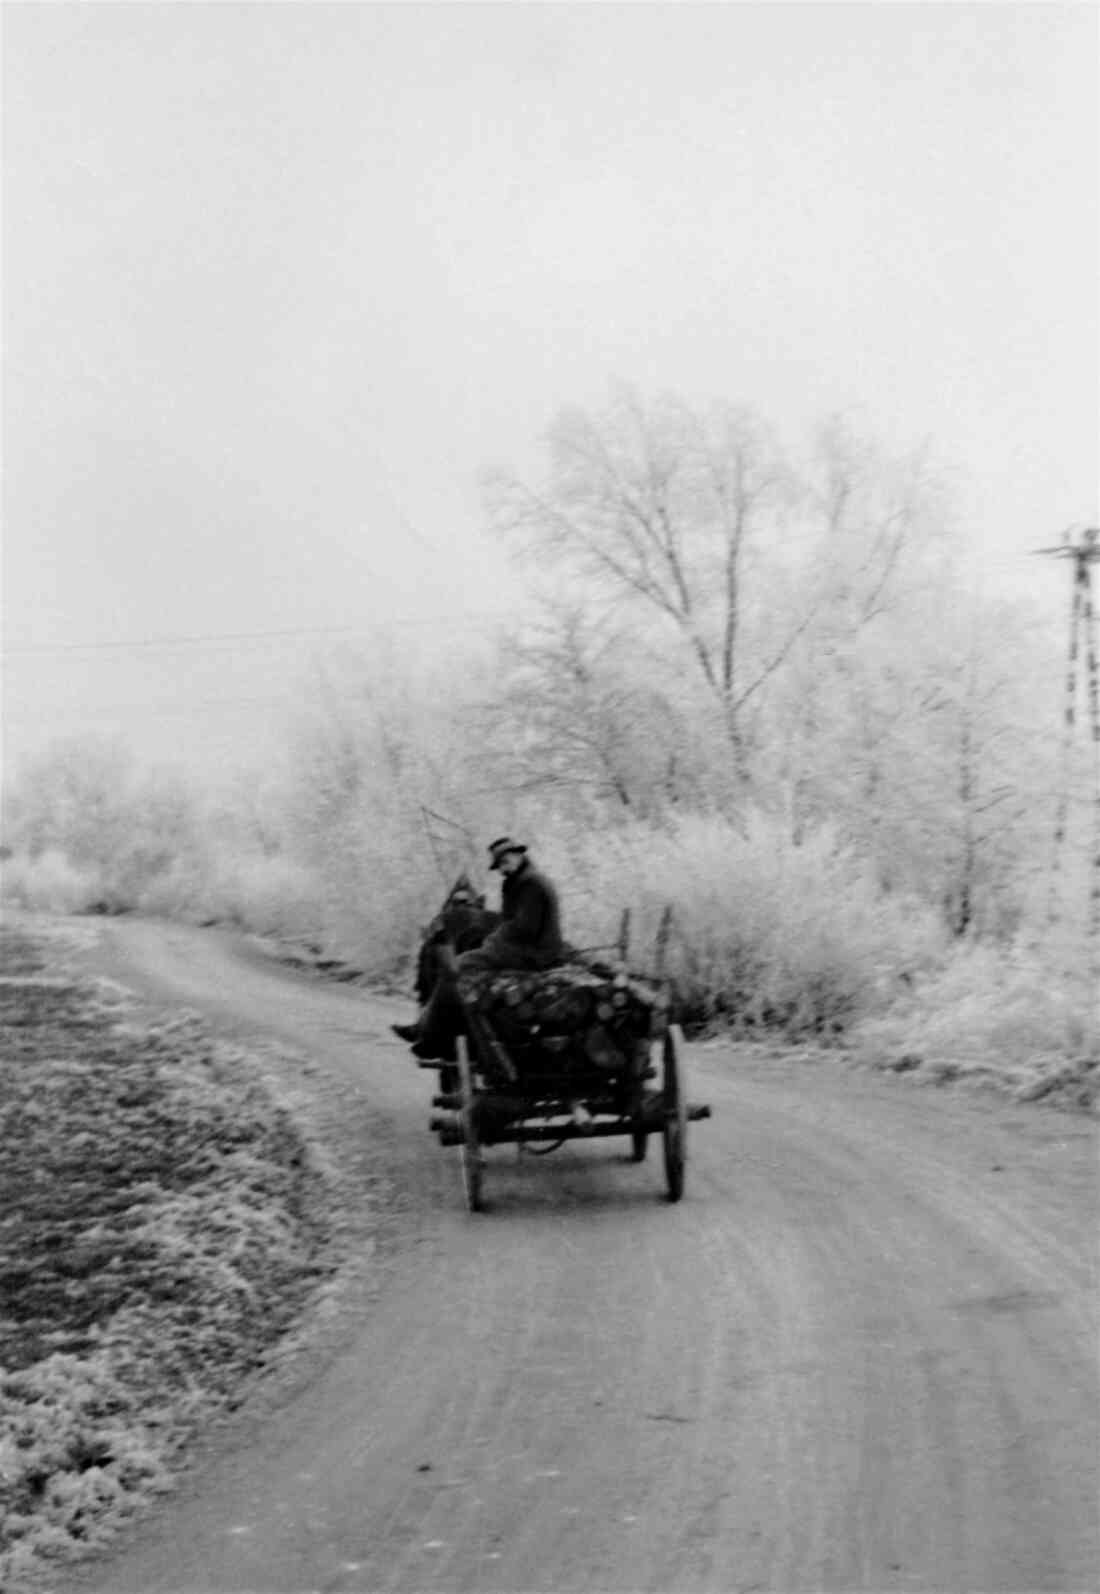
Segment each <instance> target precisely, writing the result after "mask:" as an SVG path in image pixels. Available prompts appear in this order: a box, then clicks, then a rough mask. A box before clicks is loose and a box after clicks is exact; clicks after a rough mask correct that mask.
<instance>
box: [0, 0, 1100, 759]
mask: <svg viewBox="0 0 1100 1594" xmlns="http://www.w3.org/2000/svg"><path fill="white" fill-rule="evenodd" d="M3 25H4V85H3V87H4V142H3V163H4V196H3V197H4V215H5V239H4V260H3V268H4V315H5V325H4V351H5V366H6V374H5V387H4V399H5V418H4V453H5V505H4V508H5V532H4V603H5V607H4V619H5V625H4V648H5V655H4V663H5V691H4V706H5V742H6V753H7V757H8V761H9V771H11V770H13V769H17V768H18V766H19V764H20V762H21V761H22V760H23V759H25V758H26V756H27V755H28V754H29V753H31V752H33V751H35V750H37V749H38V748H40V747H41V746H43V745H44V744H45V742H46V741H48V740H49V739H50V737H52V736H53V735H56V734H60V733H66V734H67V733H70V732H73V731H77V730H94V731H107V732H109V731H119V732H121V733H123V734H124V735H126V736H127V737H128V738H129V739H130V740H131V741H133V743H134V744H135V746H136V747H137V748H138V749H139V751H140V752H142V753H143V754H146V753H148V754H149V755H151V756H158V757H159V756H163V755H164V754H166V753H170V752H174V753H178V754H179V755H180V756H185V757H187V758H189V759H196V760H198V761H200V762H201V761H202V760H203V759H205V760H206V761H207V763H212V762H214V761H220V762H224V761H225V760H226V759H227V758H228V759H232V758H234V757H237V756H241V757H244V756H246V755H247V754H248V753H249V751H250V750H252V751H255V749H257V748H261V749H262V747H263V745H264V738H265V736H269V735H271V734H273V730H274V727H276V726H277V725H278V724H279V722H280V717H281V712H282V708H283V706H284V704H285V703H286V701H287V700H288V699H289V697H290V696H291V695H292V693H293V681H294V678H295V676H296V675H297V674H298V673H299V672H300V671H301V670H302V669H303V668H304V666H305V664H306V662H307V661H308V658H309V656H310V654H311V652H312V650H313V649H314V648H315V647H317V646H319V645H322V644H323V641H324V638H323V636H312V635H309V634H296V635H293V636H286V635H282V636H266V637H261V638H256V637H253V638H252V639H250V640H247V641H243V642H236V641H233V640H232V637H233V636H234V635H236V634H239V633H270V632H294V633H311V632H314V631H316V632H318V633H322V632H324V631H326V630H327V629H329V628H345V627H346V628H351V629H352V630H353V631H355V630H357V631H363V630H369V628H370V627H371V626H372V625H373V626H376V625H378V624H379V623H380V622H382V621H385V622H387V623H394V622H397V623H398V624H399V625H400V626H401V627H402V630H403V633H404V634H406V635H407V637H408V639H409V642H410V645H413V646H428V645H429V644H430V645H434V646H437V647H438V646H439V645H441V641H442V642H444V643H445V641H446V639H447V638H448V637H449V636H452V635H453V636H460V635H462V634H465V633H468V632H469V631H470V630H471V629H472V628H473V627H474V626H476V625H477V624H478V623H479V621H480V618H481V616H483V615H484V614H485V613H486V612H487V611H489V612H492V611H494V610H499V609H500V608H502V607H504V606H506V605H508V604H509V603H511V602H513V601H514V597H513V594H514V588H515V583H514V580H513V578H512V577H511V576H509V575H506V574H505V573H504V572H503V571H502V568H501V556H500V554H499V552H498V551H497V550H495V549H494V548H493V547H492V546H491V545H490V544H489V543H488V541H487V539H486V537H485V535H484V532H483V529H482V516H481V507H480V501H479V492H478V485H477V481H478V474H479V472H480V471H481V469H482V468H483V467H484V466H486V465H487V464H491V463H507V464H511V465H515V466H517V467H518V468H520V469H521V470H523V471H525V472H527V471H531V470H533V469H535V468H537V465H538V462H539V459H540V441H539V440H540V436H541V434H542V433H543V431H544V429H545V428H546V426H547V424H548V423H549V421H550V419H551V418H552V416H553V414H554V413H555V411H556V410H557V409H558V408H559V407H560V406H561V405H563V404H566V403H571V402H580V403H582V404H588V405H601V404H603V403H604V402H605V401H606V400H607V398H608V396H609V391H610V388H611V385H612V384H613V383H616V382H627V383H632V384H635V385H637V386H638V387H640V388H641V389H642V390H643V391H645V392H648V393H657V392H659V391H661V390H665V389H671V390H675V391H677V392H679V393H681V394H682V395H684V396H685V397H687V398H689V399H698V400H703V401H705V400H707V399H709V398H712V397H719V396H720V397H724V398H729V399H732V400H735V401H738V402H744V403H747V404H750V405H752V406H754V407H756V408H757V409H759V410H760V411H761V413H762V414H763V415H765V416H766V417H767V418H769V419H770V420H771V421H772V422H773V423H774V424H775V425H776V426H777V427H778V428H779V429H780V431H781V433H782V434H783V435H784V436H785V437H786V438H787V439H788V440H789V441H790V442H791V443H792V444H798V443H800V442H802V441H804V439H805V438H806V436H807V435H808V433H809V431H810V430H811V428H812V427H813V426H814V424H815V423H816V422H817V421H819V420H820V419H821V418H822V417H823V416H825V415H826V414H828V413H830V412H833V411H837V410H851V411H853V412H854V413H856V414H857V415H859V416H860V417H862V421H863V423H864V424H866V425H867V426H868V427H869V428H870V429H872V430H873V431H876V432H878V433H879V434H880V435H881V436H883V437H884V438H885V439H887V440H888V441H889V442H892V443H895V444H897V445H899V446H907V445H913V444H917V443H919V442H921V441H922V440H924V439H926V438H930V439H932V440H933V442H934V444H935V446H936V449H937V451H938V453H939V454H940V456H941V457H942V458H943V459H944V460H945V461H947V462H949V463H950V464H951V465H952V466H953V467H955V468H956V469H957V470H958V472H959V482H960V507H961V518H960V532H959V534H960V536H961V537H963V538H965V540H966V543H967V546H968V547H969V548H970V549H971V550H972V551H973V554H974V556H975V558H977V555H978V554H979V552H980V553H981V555H982V556H983V557H984V559H985V561H986V563H987V566H988V569H989V571H990V580H991V581H992V582H993V583H994V584H995V585H1000V586H1003V587H1004V588H1005V589H1006V590H1010V591H1021V590H1027V589H1030V588H1040V587H1044V586H1049V587H1050V589H1051V590H1052V591H1053V589H1054V588H1055V587H1058V585H1059V582H1060V580H1061V577H1062V575H1063V574H1064V572H1063V571H1062V570H1061V569H1060V567H1058V566H1056V565H1054V564H1053V562H1051V563H1050V564H1049V565H1047V564H1040V562H1039V561H1037V560H1032V559H1031V558H1030V556H1029V554H1028V553H1027V550H1029V549H1030V548H1033V547H1035V546H1036V545H1037V544H1041V543H1042V542H1044V541H1049V540H1050V539H1051V537H1052V535H1054V536H1056V535H1057V534H1058V533H1059V532H1060V530H1061V529H1062V527H1064V526H1066V525H1068V524H1070V523H1074V522H1076V523H1081V522H1083V521H1086V520H1090V519H1091V518H1092V517H1094V516H1095V515H1096V514H1097V497H1098V475H1100V466H1098V457H1097V446H1098V445H1097V438H1098V420H1100V414H1098V397H1100V394H1098V376H1097V362H1098V350H1100V322H1098V283H1100V254H1098V227H1097V203H1098V180H1097V159H1098V156H1097V151H1098V140H1097V134H1098V120H1097V115H1098V113H1097V106H1098V95H1097V87H1098V84H1097V60H1098V56H1097V45H1098V11H1097V9H1096V8H1095V7H1094V6H1092V5H1067V6H1061V5H1056V4H1037V5H1023V6H1017V5H997V4H981V5H975V6H970V5H962V4H947V5H934V4H923V3H922V4H915V5H904V4H887V3H868V4H862V5H848V4H830V3H815V4H808V5H802V4H779V3H768V4H726V5H706V6H702V5H700V6H694V5H689V4H683V3H678V4H674V5H603V4H583V5H543V4H539V5H523V4H517V3H512V4H498V5H465V4H439V5H432V6H421V5H413V4H401V5H359V4H335V5H324V4H315V3H310V4H272V3H255V4H247V5H236V4H221V3H214V4H190V3H161V4H152V5H142V4H103V5H101V4H95V3H82V4H79V5H72V6H70V5H65V4H35V5H18V4H8V5H6V6H5V7H4V11H3ZM181 637H182V638H196V639H204V638H205V639H210V640H207V641H204V642H201V643H200V642H192V643H188V644H181V643H179V642H178V641H177V642H175V644H174V645H173V646H170V647H169V646H164V645H160V644H161V643H162V642H163V640H164V639H178V638H181ZM138 643H145V644H157V645H155V646H154V645H149V646H143V647H138V646H126V647H123V646H116V644H138ZM93 644H94V645H95V646H92V645H93Z"/></svg>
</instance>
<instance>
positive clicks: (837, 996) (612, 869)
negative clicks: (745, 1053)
mask: <svg viewBox="0 0 1100 1594" xmlns="http://www.w3.org/2000/svg"><path fill="white" fill-rule="evenodd" d="M543 856H545V858H546V861H547V863H548V865H549V866H550V867H551V869H552V872H554V873H555V874H556V875H557V877H558V878H559V879H560V880H561V881H562V882H563V887H564V892H563V894H564V897H565V903H566V916H567V929H568V933H569V935H570V937H571V939H573V940H574V941H580V942H581V943H583V944H599V943H606V942H608V941H612V940H614V938H615V936H616V934H617V929H618V923H619V914H620V912H621V909H622V908H625V907H629V908H631V910H632V936H631V939H632V947H633V957H634V960H635V961H639V962H641V963H642V964H643V965H644V964H645V962H646V961H647V960H650V959H651V958H652V955H653V948H654V945H655V940H656V935H657V928H658V925H659V923H660V918H661V914H662V912H663V910H664V908H665V905H666V904H668V905H670V906H671V907H672V910H673V929H672V934H671V937H670V941H669V947H668V957H667V965H666V967H667V972H668V974H669V976H670V978H671V979H672V980H673V982H674V985H675V987H676V990H677V993H678V995H679V998H680V1000H681V1002H682V1003H683V1004H684V1007H685V1010H686V1011H687V1013H688V1014H689V1016H692V1017H695V1018H699V1019H703V1020H707V1019H714V1018H719V1017H721V1018H723V1019H726V1020H729V1021H732V1022H734V1023H735V1024H737V1025H739V1026H755V1025H761V1024H767V1025H776V1026H781V1027H783V1028H785V1029H788V1030H790V1031H792V1032H798V1031H802V1030H807V1029H814V1030H820V1029H823V1028H830V1027H842V1026H844V1025H846V1024H847V1023H848V1022H849V1021H850V1020H852V1019H853V1018H855V1017H856V1016H857V1015H859V1014H861V1013H865V1012H870V1011H873V1010H876V1009H879V1008H881V1007H882V1006H883V1005H884V1004H885V1002H886V1001H888V999H889V996H890V993H891V992H892V990H893V988H894V986H895V985H896V983H897V982H898V981H899V980H901V979H903V978H908V977H911V976H912V974H913V973H914V971H916V970H919V969H921V968H925V967H929V966H931V965H932V964H933V963H934V962H935V960H936V958H937V957H938V956H939V955H940V953H941V951H942V946H943V933H942V931H941V929H940V928H939V926H938V924H937V922H936V918H935V915H934V914H933V913H932V912H931V911H930V910H928V909H927V908H924V907H922V906H921V905H919V904H917V903H915V902H913V901H912V900H910V899H907V898H903V897H901V896H891V895H885V894H883V893H882V892H881V891H880V890H879V889H878V887H877V885H876V884H875V882H874V879H873V877H872V875H871V873H870V871H869V869H868V867H867V866H866V864H864V863H863V862H862V861H861V860H860V859H859V858H858V857H857V856H856V855H854V854H853V853H852V852H851V851H850V850H849V849H847V848H845V847H844V846H842V845H841V844H840V843H839V842H838V841H837V839H836V837H835V836H834V835H833V834H832V833H831V832H830V831H829V830H828V829H824V828H823V829H820V830H818V831H815V832H811V833H810V834H809V835H808V836H807V838H806V840H805V841H804V842H802V844H800V845H796V844H795V843H793V842H792V840H791V838H790V834H789V831H787V829H786V827H785V826H784V825H783V824H782V823H781V822H780V821H778V820H776V819H774V818H772V817H771V816H770V815H768V814H765V813H762V812H754V813H751V814H750V815H748V816H747V818H746V821H745V823H744V825H743V827H742V828H740V829H738V828H735V827H734V826H733V825H732V824H731V823H729V822H728V821H726V820H724V819H721V818H717V817H708V816H690V817H687V818H685V819H683V820H680V821H677V822H676V823H674V824H672V825H669V826H667V827H660V828H658V827H651V826H638V825H630V826H626V827H623V828H621V829H619V830H617V831H611V832H604V833H600V834H598V835H588V836H584V837H566V836H553V835H548V836H547V837H546V844H545V848H544V851H543Z"/></svg>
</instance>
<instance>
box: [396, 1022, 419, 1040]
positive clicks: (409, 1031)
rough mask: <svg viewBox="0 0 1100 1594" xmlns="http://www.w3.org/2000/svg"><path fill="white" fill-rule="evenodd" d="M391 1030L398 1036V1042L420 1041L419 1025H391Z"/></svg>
mask: <svg viewBox="0 0 1100 1594" xmlns="http://www.w3.org/2000/svg"><path fill="white" fill-rule="evenodd" d="M390 1028H391V1029H392V1030H393V1033H394V1034H395V1035H396V1036H397V1038H398V1040H403V1041H408V1042H410V1043H411V1042H412V1041H418V1040H419V1039H420V1025H419V1024H391V1025H390Z"/></svg>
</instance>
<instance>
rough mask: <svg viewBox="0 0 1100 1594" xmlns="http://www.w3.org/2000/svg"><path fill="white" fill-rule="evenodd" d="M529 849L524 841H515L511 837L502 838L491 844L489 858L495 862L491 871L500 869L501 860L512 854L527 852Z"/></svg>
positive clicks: (490, 866) (491, 865) (491, 866)
mask: <svg viewBox="0 0 1100 1594" xmlns="http://www.w3.org/2000/svg"><path fill="white" fill-rule="evenodd" d="M526 851H527V848H526V846H525V845H524V843H523V842H522V841H513V840H512V838H511V836H501V837H499V839H498V840H496V841H491V842H490V843H489V856H490V858H491V859H492V860H493V861H492V863H491V864H490V865H489V868H490V869H499V868H500V860H501V859H502V858H504V857H506V856H507V854H508V853H510V852H526Z"/></svg>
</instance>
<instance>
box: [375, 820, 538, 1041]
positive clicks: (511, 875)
mask: <svg viewBox="0 0 1100 1594" xmlns="http://www.w3.org/2000/svg"><path fill="white" fill-rule="evenodd" d="M489 857H490V860H491V861H490V863H489V868H490V869H499V870H500V872H501V874H502V875H503V876H504V880H503V882H502V885H501V922H500V924H498V925H497V927H496V929H495V930H493V931H492V932H491V933H490V935H489V936H488V938H487V939H486V940H485V941H484V942H483V943H482V945H481V946H479V947H475V948H474V949H473V950H472V951H469V952H463V953H461V954H460V955H459V957H458V958H457V959H456V960H455V964H454V968H453V970H452V971H451V972H450V973H449V974H448V972H446V971H444V972H443V973H442V974H441V975H440V976H439V978H438V979H437V981H436V984H435V989H434V990H433V991H432V993H431V995H430V996H429V998H428V1001H427V1004H426V1006H425V1008H424V1010H423V1012H422V1013H421V1015H420V1017H419V1019H418V1020H417V1021H416V1023H415V1024H394V1025H393V1026H392V1028H393V1032H394V1034H395V1035H399V1036H400V1037H401V1039H402V1040H403V1041H409V1042H411V1043H412V1049H413V1051H414V1052H415V1054H416V1055H417V1057H424V1058H439V1059H442V1060H444V1061H447V1062H451V1061H453V1060H454V1055H455V1052H454V1042H455V1037H456V1035H458V1034H460V1033H461V1030H462V1006H461V1003H460V1002H459V1000H458V994H457V992H456V990H455V981H456V979H457V977H458V975H460V974H462V973H464V972H467V971H470V970H473V969H548V968H552V967H553V966H554V964H555V963H560V962H562V961H563V959H564V958H565V957H566V956H567V950H566V946H565V943H564V941H563V940H562V936H561V917H560V913H559V910H558V894H557V892H556V891H555V889H554V887H553V885H552V884H551V883H550V881H549V880H548V879H547V878H546V876H545V875H542V874H540V873H539V872H538V870H537V869H536V868H535V867H534V865H533V864H532V863H531V861H530V860H529V858H528V856H527V848H526V846H525V845H524V843H523V842H520V841H513V840H512V838H511V837H510V836H501V837H500V838H499V839H498V840H497V841H494V842H493V843H492V845H491V846H490V848H489Z"/></svg>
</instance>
